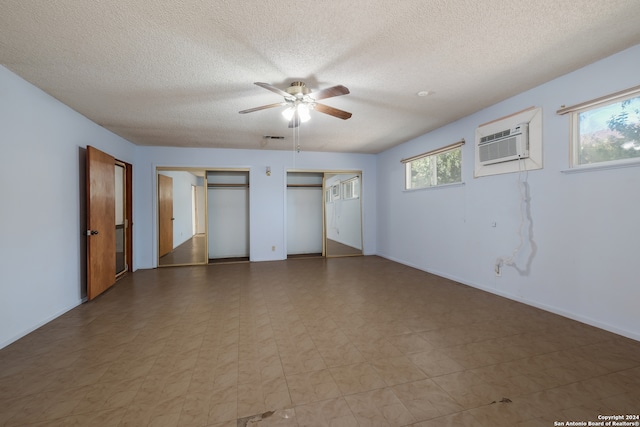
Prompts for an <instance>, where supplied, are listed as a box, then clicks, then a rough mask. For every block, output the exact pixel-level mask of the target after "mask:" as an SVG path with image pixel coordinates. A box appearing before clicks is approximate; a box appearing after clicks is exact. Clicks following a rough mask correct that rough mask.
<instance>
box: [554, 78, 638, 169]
mask: <svg viewBox="0 0 640 427" xmlns="http://www.w3.org/2000/svg"><path fill="white" fill-rule="evenodd" d="M566 113H570V114H571V152H572V156H571V157H572V166H581V165H590V164H597V163H602V162H620V163H622V162H625V161H628V160H629V159H637V160H640V87H636V88H633V89H630V90H627V91H624V92H618V93H616V94H613V95H610V96H607V97H603V98H599V99H596V100H593V101H590V102H586V103H583V104H580V105H576V106H573V107H568V108H564V109H562V110H559V111H558V114H566Z"/></svg>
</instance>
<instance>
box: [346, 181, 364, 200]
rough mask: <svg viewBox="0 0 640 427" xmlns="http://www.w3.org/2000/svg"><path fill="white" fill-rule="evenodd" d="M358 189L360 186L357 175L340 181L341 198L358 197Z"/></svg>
mask: <svg viewBox="0 0 640 427" xmlns="http://www.w3.org/2000/svg"><path fill="white" fill-rule="evenodd" d="M359 189H360V187H359V180H358V177H355V178H351V179H349V180H346V181H342V198H343V199H357V198H358V197H360V194H359Z"/></svg>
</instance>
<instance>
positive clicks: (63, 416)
mask: <svg viewBox="0 0 640 427" xmlns="http://www.w3.org/2000/svg"><path fill="white" fill-rule="evenodd" d="M639 411H640V343H639V342H636V341H633V340H629V339H626V338H623V337H620V336H617V335H614V334H611V333H608V332H605V331H602V330H599V329H596V328H593V327H590V326H586V325H583V324H580V323H577V322H574V321H572V320H568V319H565V318H562V317H559V316H556V315H553V314H550V313H546V312H543V311H540V310H537V309H535V308H532V307H528V306H525V305H522V304H519V303H516V302H513V301H510V300H507V299H503V298H500V297H497V296H494V295H491V294H488V293H484V292H481V291H478V290H475V289H472V288H469V287H466V286H463V285H460V284H457V283H454V282H452V281H449V280H446V279H443V278H440V277H436V276H432V275H430V274H427V273H424V272H420V271H417V270H415V269H412V268H408V267H405V266H402V265H400V264H397V263H394V262H391V261H388V260H385V259H382V258H379V257H355V258H353V257H352V258H334V259H328V260H327V259H300V260H290V261H281V262H280V261H278V262H264V263H251V264H248V263H247V264H229V265H214V266H194V267H175V268H165V269H158V270H143V271H138V272H136V273H134V274H132V275H129V276H127V277H126V278H124V279H122V280H121V281H120V282H118V284H117V285H116V286H114V287H113V288H112V289H111V290H109V291H108V292H107V293H105V294H104V295H102V296H100V297H99V298H97V299H96V300H94V301H92V302H90V303H87V304H83V305H81V306H79V307H77V308H75V309H74V310H71V311H70V312H68V313H66V314H65V315H63V316H61V317H60V318H58V319H56V320H54V321H52V322H50V323H49V324H47V325H45V326H43V327H42V328H40V329H38V330H36V331H35V332H33V333H31V334H29V335H28V336H26V337H24V338H23V339H21V340H19V341H17V342H15V343H13V344H12V345H10V346H8V347H6V348H4V349H2V350H0V425H1V426H23V425H28V426H65V427H66V426H147V425H148V426H220V427H232V426H233V427H236V426H243V427H244V426H254V427H259V426H280V425H281V426H337V427H339V426H409V425H411V426H417V427H432V426H433V427H436V426H437V427H441V426H462V427H465V426H492V427H496V426H498V427H499V426H521V427H530V426H553V425H554V422H555V421H563V422H565V421H596V420H597V417H598V415H600V414H602V415H616V414H638V412H639Z"/></svg>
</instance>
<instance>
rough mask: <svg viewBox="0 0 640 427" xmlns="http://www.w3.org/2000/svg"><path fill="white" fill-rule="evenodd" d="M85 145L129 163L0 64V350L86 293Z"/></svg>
mask: <svg viewBox="0 0 640 427" xmlns="http://www.w3.org/2000/svg"><path fill="white" fill-rule="evenodd" d="M87 145H92V146H94V147H96V148H98V149H100V150H103V151H106V152H108V153H109V154H111V155H113V156H115V157H116V158H118V159H120V160H123V161H126V162H133V160H134V155H135V149H134V146H133V145H132V144H130V143H129V142H127V141H125V140H123V139H122V138H120V137H118V136H116V135H114V134H112V133H111V132H108V131H106V130H105V129H104V128H102V127H100V126H98V125H96V124H95V123H93V122H91V121H89V120H88V119H87V118H85V117H84V116H81V115H80V114H78V113H77V112H75V111H73V110H72V109H71V108H69V107H67V106H65V105H63V104H61V103H60V102H58V101H57V100H55V99H54V98H52V97H51V96H49V95H47V94H45V93H44V92H42V91H41V90H39V89H37V88H36V87H34V86H33V85H31V84H29V83H27V82H26V81H24V80H23V79H21V78H20V77H18V76H16V75H15V74H13V73H12V72H10V71H9V70H7V69H6V68H4V67H1V66H0V153H2V154H1V159H2V167H0V348H2V347H4V346H5V345H7V344H9V343H11V342H12V341H14V340H16V339H18V338H20V337H21V336H23V335H25V334H26V333H28V332H30V331H32V330H34V329H36V328H37V327H39V326H41V325H43V324H44V323H46V322H48V321H49V320H51V319H53V318H55V317H57V316H59V315H60V314H62V313H64V312H65V311H67V310H69V309H71V308H73V307H75V306H76V305H78V304H79V303H80V302H81V299H82V298H83V297H84V296H85V294H86V281H85V273H86V268H85V264H86V263H85V262H84V257H85V252H84V251H85V239H86V237H85V236H84V235H83V229H84V228H85V227H84V224H85V218H84V213H85V212H84V192H85V187H84V167H85V163H84V162H85V148H86V146H87ZM134 209H135V206H134Z"/></svg>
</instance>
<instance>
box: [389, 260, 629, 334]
mask: <svg viewBox="0 0 640 427" xmlns="http://www.w3.org/2000/svg"><path fill="white" fill-rule="evenodd" d="M378 256H379V257H382V258H386V259H388V260H390V261H393V262H397V263H398V264H402V265H406V266H408V267H412V268H415V269H416V270H420V271H424V272H426V273H430V274H434V275H436V276H440V277H444V278H445V279H449V280H453V281H455V282H458V283H462V284H463V285H467V286H470V287H472V288H475V289H479V290H481V291H485V292H489V293H491V294H494V295H499V296H501V297H504V298H507V299H510V300H513V301H517V302H521V303H523V304H526V305H529V306H531V307H535V308H539V309H540V310H544V311H548V312H550V313H553V314H557V315H559V316H562V317H566V318H569V319H572V320H576V321H578V322H581V323H584V324H587V325H590V326H594V327H596V328H600V329H604V330H605V331H609V332H612V333H614V334H617V335H622V336H623V337H627V338H631V339H632V340H636V341H640V334H639V333H637V332H633V331H629V330H626V329H621V328H618V327H616V326H613V325H610V324H608V323H604V322H601V321H599V320H596V319H592V318H590V317H585V316H582V315H580V314H577V313H573V312H570V311H567V310H564V309H562V308H560V307H555V306H552V305H548V304H544V303H540V302H538V301H532V300H529V299H526V298H522V297H519V296H517V295H513V294H509V293H506V292H500V291H498V290H496V289H492V288H488V287H486V286H482V285H479V284H477V283H473V282H469V281H467V280H464V279H462V278H460V277H456V276H453V275H451V274H447V273H443V272H441V271H437V270H430V269H425V268H422V267H420V266H418V265H414V264H411V263H408V262H405V261H403V260H400V259H396V258H394V257H391V256H386V255H381V254H378Z"/></svg>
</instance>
